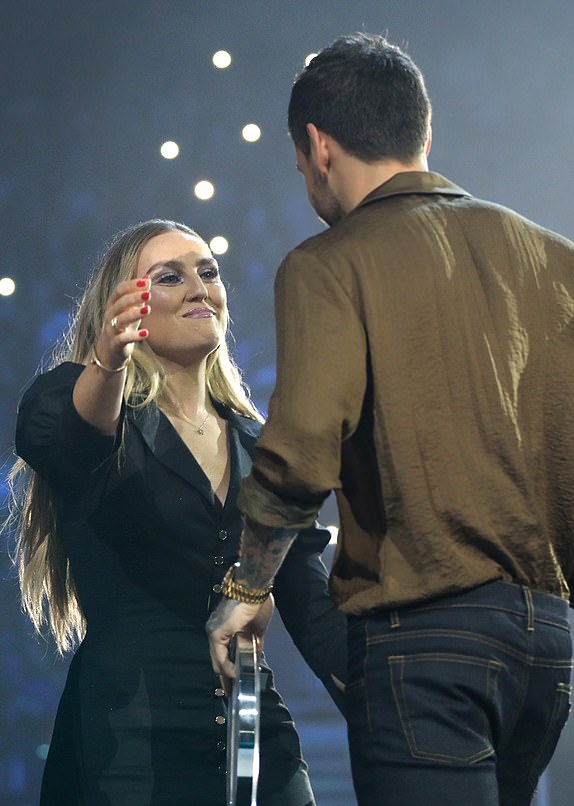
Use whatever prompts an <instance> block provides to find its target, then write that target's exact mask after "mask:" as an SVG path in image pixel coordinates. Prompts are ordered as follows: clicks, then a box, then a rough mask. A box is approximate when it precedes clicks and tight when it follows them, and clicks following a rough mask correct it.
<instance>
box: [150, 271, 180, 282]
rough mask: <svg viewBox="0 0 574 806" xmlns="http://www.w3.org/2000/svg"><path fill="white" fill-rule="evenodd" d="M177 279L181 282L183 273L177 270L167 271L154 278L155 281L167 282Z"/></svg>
mask: <svg viewBox="0 0 574 806" xmlns="http://www.w3.org/2000/svg"><path fill="white" fill-rule="evenodd" d="M173 280H175V281H176V282H178V281H179V282H181V275H180V274H178V273H177V272H175V271H166V272H163V273H162V274H159V275H158V276H157V277H155V278H154V283H165V282H171V281H173Z"/></svg>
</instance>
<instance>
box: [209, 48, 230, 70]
mask: <svg viewBox="0 0 574 806" xmlns="http://www.w3.org/2000/svg"><path fill="white" fill-rule="evenodd" d="M212 62H213V64H214V65H215V67H217V68H219V69H220V70H225V68H226V67H229V65H230V64H231V54H229V53H228V52H227V51H226V50H218V51H217V53H214V54H213V58H212Z"/></svg>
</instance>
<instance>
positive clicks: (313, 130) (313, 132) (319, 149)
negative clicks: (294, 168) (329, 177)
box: [306, 123, 331, 174]
mask: <svg viewBox="0 0 574 806" xmlns="http://www.w3.org/2000/svg"><path fill="white" fill-rule="evenodd" d="M306 128H307V136H308V137H309V146H310V151H309V157H310V158H311V159H312V161H313V163H314V164H315V166H316V168H317V169H318V171H319V172H320V173H322V174H327V173H328V172H329V167H330V165H331V154H330V149H329V138H328V136H327V135H326V134H325V132H322V131H321V129H318V128H317V127H316V126H315V124H314V123H308V124H307V127H306Z"/></svg>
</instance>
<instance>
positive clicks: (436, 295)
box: [262, 173, 574, 612]
mask: <svg viewBox="0 0 574 806" xmlns="http://www.w3.org/2000/svg"><path fill="white" fill-rule="evenodd" d="M310 261H311V262H310ZM303 264H305V265H303ZM304 272H307V282H308V284H309V294H311V293H312V294H313V297H314V298H315V299H317V300H323V301H325V300H327V299H329V305H333V285H332V284H333V280H335V282H336V283H337V284H338V285H339V286H340V298H338V299H337V302H336V303H335V308H336V306H337V305H340V306H341V307H342V306H350V307H351V308H352V309H353V310H354V313H355V316H356V318H357V328H356V334H355V335H356V338H355V335H354V334H353V332H352V329H351V331H350V332H348V333H347V334H346V338H347V341H345V339H343V342H344V344H343V343H342V342H341V341H340V340H339V339H337V338H336V337H335V338H329V339H325V340H324V343H323V344H321V349H322V353H321V354H322V356H323V364H324V365H329V364H331V363H332V361H336V360H340V352H341V350H346V351H347V354H346V360H347V361H349V362H353V361H355V362H357V361H359V362H360V361H361V360H362V358H361V350H363V351H365V350H366V356H367V367H366V373H365V381H364V389H362V390H360V389H357V394H364V396H365V405H364V407H363V410H362V412H361V416H360V419H359V421H358V422H357V423H356V424H353V425H351V426H350V429H349V430H350V431H352V434H351V435H350V436H349V437H348V438H347V439H344V440H343V442H342V472H341V480H342V488H341V489H340V490H338V496H339V504H340V509H341V520H342V538H341V550H340V552H339V555H338V558H337V561H336V564H335V567H334V577H333V583H334V591H335V594H336V596H337V598H338V599H339V601H340V602H341V604H342V605H343V607H344V609H346V610H348V611H350V612H357V611H360V610H362V609H364V608H365V606H366V607H368V608H369V609H370V608H372V607H374V606H381V605H384V606H388V605H396V604H403V603H408V602H413V601H419V600H421V599H425V598H429V597H431V596H436V595H440V594H444V593H447V592H451V591H456V590H461V589H466V588H470V587H473V586H476V585H477V584H481V583H483V582H486V581H489V580H491V579H496V578H502V579H509V580H510V579H513V580H515V581H520V582H523V583H524V584H528V585H530V586H531V587H532V588H534V589H539V590H545V591H549V592H553V593H556V594H558V595H562V596H564V595H566V593H567V591H566V587H565V585H564V579H563V578H562V577H561V572H560V569H559V564H558V563H557V558H558V559H559V560H560V561H561V564H562V566H563V567H564V568H567V569H568V573H569V574H571V573H572V570H573V568H574V557H573V552H572V549H571V548H570V547H569V546H568V545H562V543H561V536H564V540H565V543H566V538H567V537H568V534H572V529H573V527H574V501H573V497H572V493H571V491H572V490H574V465H573V463H572V462H571V461H570V458H571V457H572V455H574V406H573V405H572V400H574V381H573V379H572V372H571V369H569V368H572V367H574V330H573V322H574V246H573V245H572V244H570V243H569V242H567V241H565V240H564V239H561V238H559V237H558V236H555V235H553V234H551V233H548V232H547V231H545V230H543V229H541V228H539V227H536V226H535V225H534V224H532V223H530V222H528V221H526V220H525V219H523V218H520V217H519V216H517V215H516V214H514V213H512V212H511V211H509V210H506V209H504V208H500V207H497V206H496V205H492V204H487V203H484V202H480V201H477V200H475V199H473V198H472V197H469V196H468V195H465V194H464V192H463V191H461V190H460V189H458V188H454V186H452V185H450V184H449V183H447V182H445V180H442V179H441V178H440V177H437V176H436V175H433V174H425V173H406V174H402V175H400V176H399V177H394V178H393V179H391V180H390V181H389V182H387V183H386V184H385V185H383V186H382V187H381V188H379V189H378V190H377V191H375V192H374V193H373V194H371V195H370V197H368V199H367V201H366V202H364V203H363V204H362V205H361V206H360V207H359V208H357V209H356V210H355V211H353V212H352V213H351V214H350V215H349V216H348V217H347V218H346V219H345V220H344V221H343V222H341V223H340V224H339V225H338V226H337V227H334V228H332V229H331V230H329V231H327V232H325V233H322V234H321V235H319V236H317V237H315V238H312V239H310V240H309V241H307V242H306V243H305V244H303V245H302V246H301V247H300V248H299V249H297V250H295V251H294V252H293V253H291V255H290V256H288V258H287V259H286V261H285V264H284V266H283V268H282V270H281V274H282V275H283V277H282V278H281V279H280V280H279V282H280V283H282V284H283V286H282V287H283V293H282V294H281V295H278V297H279V298H280V299H282V300H283V304H284V305H285V306H286V308H287V309H288V310H289V314H288V316H286V317H284V321H287V320H289V324H288V325H287V327H290V328H293V330H297V328H298V326H299V324H300V323H299V319H298V311H297V310H295V309H294V308H293V306H292V305H291V304H290V301H289V294H288V292H286V291H285V289H286V288H287V286H289V284H290V283H291V282H292V281H294V279H295V276H296V275H299V274H303V273H304ZM321 289H322V290H321ZM338 293H339V292H336V294H337V295H338ZM280 304H281V303H280ZM320 304H321V303H320V302H319V305H320ZM326 307H329V306H326ZM279 313H280V312H279ZM305 315H308V314H305ZM348 315H349V312H348V311H346V312H345V313H344V314H343V313H342V314H341V317H339V320H340V321H344V320H345V318H346V317H348ZM317 316H318V317H319V319H320V318H321V314H320V312H317ZM328 316H329V318H330V319H331V320H332V321H337V319H338V317H337V316H336V315H334V313H333V310H332V309H331V310H329V312H328ZM318 329H320V328H318ZM361 330H362V332H363V336H361ZM361 338H364V340H365V344H364V346H361V344H360V340H361ZM287 340H288V336H287ZM306 343H307V344H309V339H308V338H307V339H306ZM330 350H332V351H333V354H332V355H330V352H329V351H330ZM335 351H336V352H337V354H338V355H337V356H335V354H334V353H335ZM305 360H306V358H305V356H304V355H301V352H299V353H298V354H297V355H296V356H294V360H293V362H288V363H293V371H294V373H296V375H297V378H298V379H299V382H297V381H296V380H295V375H294V376H293V378H291V377H290V373H289V372H288V371H287V372H286V370H285V366H283V367H282V371H281V373H280V375H279V378H280V380H279V386H278V393H277V394H278V395H279V397H280V398H281V400H282V404H285V402H286V401H287V400H288V399H289V396H290V394H289V391H288V387H289V386H292V390H293V392H292V394H293V395H298V396H299V397H300V395H301V390H302V383H301V377H302V376H303V377H304V376H305V368H304V367H303V368H302V363H304V362H305ZM308 360H309V361H310V362H311V364H313V363H315V373H316V380H317V383H316V386H315V390H316V391H318V395H317V398H316V399H317V401H319V400H320V399H322V396H323V395H324V391H325V390H324V385H323V384H322V381H323V379H325V382H326V383H328V382H329V380H328V378H329V371H328V369H327V370H326V375H325V373H324V371H323V369H319V370H318V369H317V367H316V353H315V355H313V354H312V355H311V357H310V358H309V359H308ZM309 371H311V366H310V367H309ZM307 395H308V399H307V401H306V403H305V408H306V410H307V411H309V410H312V409H313V402H312V398H313V390H312V389H311V390H309V391H308V392H307ZM353 405H354V406H355V407H356V401H354V402H351V401H350V402H349V406H350V407H351V408H352V407H353ZM282 408H283V405H282ZM315 408H317V406H316V407H315ZM283 411H285V409H284V408H283ZM325 414H326V416H327V419H329V416H328V412H327V413H325V411H324V404H322V406H321V408H320V410H319V411H318V412H317V423H318V429H319V428H321V429H322V428H323V425H319V424H320V423H321V421H322V419H323V416H324V415H325ZM309 419H310V422H309ZM343 419H344V418H343ZM348 419H349V422H350V423H352V420H353V417H352V415H351V414H349V418H348ZM307 420H308V422H306V423H302V424H300V425H299V426H297V425H296V424H294V423H293V422H291V424H290V433H291V436H292V438H293V439H294V444H295V445H301V444H302V442H303V443H304V444H305V445H306V446H307V450H306V451H305V452H304V454H311V455H313V454H316V456H317V461H318V462H320V461H321V453H322V450H321V449H320V448H319V446H318V448H317V451H314V450H313V422H314V419H313V417H312V416H311V418H307ZM272 431H273V429H272V428H271V434H270V433H269V431H267V433H265V431H264V438H263V440H262V446H263V447H264V448H265V447H268V446H269V444H270V443H272V441H273V434H272ZM297 432H298V433H297ZM322 439H323V440H324V435H323V436H322ZM297 461H298V464H299V465H300V467H302V465H303V464H305V462H306V459H305V455H303V457H302V458H299V459H298V460H297ZM327 461H328V460H327ZM312 464H315V462H312ZM294 471H295V472H294V479H295V478H296V477H297V475H298V474H297V469H296V468H294ZM313 477H315V478H316V477H317V473H316V472H315V470H314V469H312V467H310V466H307V467H305V468H304V469H303V473H302V475H301V476H300V479H299V480H300V482H301V483H305V481H304V480H306V479H311V478H313ZM284 489H285V488H284ZM568 527H569V528H568Z"/></svg>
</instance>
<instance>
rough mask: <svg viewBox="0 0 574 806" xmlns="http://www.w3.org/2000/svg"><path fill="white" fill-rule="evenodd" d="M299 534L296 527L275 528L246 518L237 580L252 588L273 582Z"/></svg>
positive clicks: (263, 586) (265, 585)
mask: <svg viewBox="0 0 574 806" xmlns="http://www.w3.org/2000/svg"><path fill="white" fill-rule="evenodd" d="M296 537H297V531H296V530H294V529H274V528H273V527H270V526H262V525H261V524H260V523H255V522H254V521H252V520H249V519H247V518H246V519H245V521H244V524H243V532H242V534H241V552H240V556H239V564H240V567H239V571H238V574H237V581H238V582H240V583H241V584H243V585H246V586H248V587H250V588H265V587H267V586H268V585H271V583H272V582H273V579H274V578H275V575H276V573H277V571H278V570H279V568H280V567H281V563H282V562H283V560H284V559H285V556H286V554H287V552H288V551H289V547H290V546H291V544H292V543H293V541H294V540H295V538H296Z"/></svg>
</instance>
